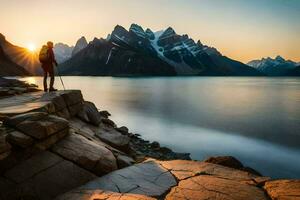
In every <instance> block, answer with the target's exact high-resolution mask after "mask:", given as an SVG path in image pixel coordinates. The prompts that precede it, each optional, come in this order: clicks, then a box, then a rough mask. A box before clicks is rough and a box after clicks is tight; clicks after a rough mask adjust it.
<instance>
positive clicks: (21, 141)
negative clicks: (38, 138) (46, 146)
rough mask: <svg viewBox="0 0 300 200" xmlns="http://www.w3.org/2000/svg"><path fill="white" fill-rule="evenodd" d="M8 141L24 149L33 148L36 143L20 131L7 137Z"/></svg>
mask: <svg viewBox="0 0 300 200" xmlns="http://www.w3.org/2000/svg"><path fill="white" fill-rule="evenodd" d="M7 141H8V142H9V143H10V144H12V145H16V146H19V147H22V148H27V147H29V146H31V145H32V144H33V142H34V140H33V138H32V137H30V136H28V135H25V134H24V133H21V132H19V131H13V132H10V133H9V134H8V136H7Z"/></svg>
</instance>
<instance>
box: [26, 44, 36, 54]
mask: <svg viewBox="0 0 300 200" xmlns="http://www.w3.org/2000/svg"><path fill="white" fill-rule="evenodd" d="M27 49H28V50H29V51H30V52H35V51H36V46H35V44H33V43H29V44H28V45H27Z"/></svg>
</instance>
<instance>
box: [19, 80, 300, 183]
mask: <svg viewBox="0 0 300 200" xmlns="http://www.w3.org/2000/svg"><path fill="white" fill-rule="evenodd" d="M62 78H63V80H64V82H65V85H66V87H67V89H80V90H82V92H83V95H84V97H85V99H86V100H88V101H92V102H94V103H95V104H96V106H97V107H98V108H99V109H101V110H108V111H109V112H110V113H111V114H112V119H113V120H114V121H115V122H116V123H117V124H118V125H119V126H121V125H124V126H127V127H128V128H129V130H130V131H131V132H134V133H139V134H141V135H142V137H143V138H144V139H147V140H150V141H158V142H160V143H161V145H164V146H167V147H170V148H172V149H173V150H174V151H178V152H189V153H191V157H192V159H198V160H202V159H205V158H207V157H209V156H215V155H232V156H235V157H236V158H238V159H239V160H241V161H242V162H243V163H244V164H245V165H247V166H250V167H253V168H254V169H257V170H258V171H260V172H261V173H262V174H263V175H266V176H272V177H274V178H300V78H266V77H155V78H113V77H62ZM22 79H23V80H26V81H28V82H30V83H36V84H38V85H39V86H40V87H42V78H41V77H28V78H22ZM56 87H57V88H59V89H62V86H61V83H60V80H59V78H58V77H57V78H56Z"/></svg>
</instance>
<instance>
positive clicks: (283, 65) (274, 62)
mask: <svg viewBox="0 0 300 200" xmlns="http://www.w3.org/2000/svg"><path fill="white" fill-rule="evenodd" d="M247 64H248V65H249V66H251V67H253V68H255V69H257V70H259V71H260V72H262V73H264V74H266V75H268V76H285V75H286V76H291V75H294V74H295V75H296V74H297V71H299V69H298V68H297V67H298V66H300V63H296V62H294V61H291V60H286V59H284V58H282V57H281V56H277V57H275V58H274V59H272V58H270V57H268V58H262V59H261V60H253V61H250V62H249V63H247Z"/></svg>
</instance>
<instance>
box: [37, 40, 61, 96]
mask: <svg viewBox="0 0 300 200" xmlns="http://www.w3.org/2000/svg"><path fill="white" fill-rule="evenodd" d="M39 59H40V62H41V64H42V68H43V70H44V91H45V92H47V91H48V87H47V76H48V74H49V76H50V87H49V92H51V91H57V89H55V88H54V87H53V85H54V67H53V64H55V65H56V66H57V62H56V60H55V56H54V52H53V42H50V41H49V42H47V45H43V47H42V49H41V51H40V54H39Z"/></svg>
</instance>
